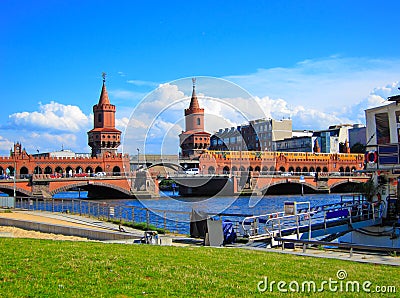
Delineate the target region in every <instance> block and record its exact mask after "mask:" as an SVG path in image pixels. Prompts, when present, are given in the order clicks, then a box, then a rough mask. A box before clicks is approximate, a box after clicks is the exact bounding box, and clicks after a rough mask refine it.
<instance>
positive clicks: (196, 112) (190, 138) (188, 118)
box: [179, 78, 210, 157]
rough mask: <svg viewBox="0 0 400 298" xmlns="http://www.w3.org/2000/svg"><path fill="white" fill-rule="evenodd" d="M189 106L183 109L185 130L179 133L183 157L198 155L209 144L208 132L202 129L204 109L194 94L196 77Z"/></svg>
mask: <svg viewBox="0 0 400 298" xmlns="http://www.w3.org/2000/svg"><path fill="white" fill-rule="evenodd" d="M192 81H193V92H192V98H191V99H190V105H189V108H187V109H185V129H186V130H185V131H182V133H181V134H180V135H179V141H180V147H181V149H182V156H183V157H198V156H199V155H200V154H201V153H202V152H203V151H204V150H205V149H207V148H208V147H209V146H210V134H209V133H208V132H205V131H204V109H202V108H200V106H199V102H198V100H197V95H196V79H195V78H193V79H192Z"/></svg>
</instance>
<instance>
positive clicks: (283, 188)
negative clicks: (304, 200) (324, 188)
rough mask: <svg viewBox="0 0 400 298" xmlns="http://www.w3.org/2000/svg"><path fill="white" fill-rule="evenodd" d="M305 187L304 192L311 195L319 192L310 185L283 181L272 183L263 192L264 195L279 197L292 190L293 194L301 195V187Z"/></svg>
mask: <svg viewBox="0 0 400 298" xmlns="http://www.w3.org/2000/svg"><path fill="white" fill-rule="evenodd" d="M302 185H303V192H304V193H307V194H310V193H316V192H318V189H317V188H316V187H315V186H314V185H312V184H310V183H307V182H306V183H300V182H297V181H291V182H287V180H286V179H285V180H281V181H276V182H273V183H271V184H270V185H268V186H266V187H265V188H263V189H262V190H261V192H262V193H263V194H264V195H277V194H287V191H288V189H289V188H290V189H291V193H294V194H295V193H298V194H301V192H302V191H301V187H302Z"/></svg>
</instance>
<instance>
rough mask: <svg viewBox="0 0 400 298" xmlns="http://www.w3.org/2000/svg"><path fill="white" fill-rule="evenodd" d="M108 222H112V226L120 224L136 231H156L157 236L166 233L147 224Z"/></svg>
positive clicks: (116, 220)
mask: <svg viewBox="0 0 400 298" xmlns="http://www.w3.org/2000/svg"><path fill="white" fill-rule="evenodd" d="M108 221H109V222H112V223H114V224H117V225H119V224H120V225H121V226H124V227H130V228H133V229H138V230H143V231H146V230H151V231H157V232H158V234H165V233H167V232H168V231H167V230H165V229H162V228H157V227H156V226H154V225H152V224H149V225H148V226H147V224H146V223H145V222H128V221H123V220H119V219H110V220H108Z"/></svg>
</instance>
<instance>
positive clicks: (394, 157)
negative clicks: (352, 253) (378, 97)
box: [365, 95, 400, 222]
mask: <svg viewBox="0 0 400 298" xmlns="http://www.w3.org/2000/svg"><path fill="white" fill-rule="evenodd" d="M399 104H400V95H395V96H391V97H389V98H388V103H387V104H385V105H382V106H379V107H375V108H371V109H367V110H365V118H366V140H367V142H366V154H365V168H366V170H367V171H369V172H372V173H373V176H372V181H373V183H374V184H373V185H374V187H373V188H371V189H372V191H371V193H370V194H368V195H369V197H370V198H369V199H370V200H372V201H376V200H377V201H381V200H382V201H384V202H385V205H386V210H385V211H384V215H383V216H384V217H386V219H388V220H389V221H395V222H398V220H399V216H400V198H399V197H400V183H399V182H400V144H399V141H400V105H399Z"/></svg>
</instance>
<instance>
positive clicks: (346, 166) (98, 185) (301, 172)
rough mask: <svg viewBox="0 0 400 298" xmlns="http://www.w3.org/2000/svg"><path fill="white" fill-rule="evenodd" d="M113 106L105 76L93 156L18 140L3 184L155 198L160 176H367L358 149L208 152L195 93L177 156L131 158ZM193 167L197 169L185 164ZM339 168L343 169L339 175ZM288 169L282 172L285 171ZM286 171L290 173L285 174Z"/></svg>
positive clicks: (254, 191)
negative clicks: (38, 149)
mask: <svg viewBox="0 0 400 298" xmlns="http://www.w3.org/2000/svg"><path fill="white" fill-rule="evenodd" d="M115 112H116V107H115V105H113V104H111V103H110V100H109V97H108V93H107V89H106V84H105V78H104V77H103V85H102V89H101V94H100V98H99V101H98V103H97V104H96V105H94V106H93V113H94V127H93V129H91V130H90V131H89V132H88V133H87V134H88V144H89V146H90V147H91V149H92V151H91V156H90V157H88V156H74V157H69V156H64V157H59V156H58V157H55V156H52V155H51V154H50V153H41V154H28V153H27V152H26V150H25V149H23V147H22V144H21V143H15V144H14V147H13V148H12V149H11V150H10V155H9V156H5V157H0V175H1V176H0V177H1V178H2V179H0V191H1V192H3V193H6V194H8V195H9V196H13V195H14V196H18V197H36V198H51V197H53V195H55V194H57V193H59V192H65V191H68V190H74V189H75V190H76V189H79V190H84V191H88V197H89V198H94V199H99V198H152V197H157V196H158V195H159V187H158V185H159V181H161V180H162V179H165V178H169V179H172V180H174V181H175V183H176V184H177V185H178V187H179V193H180V194H181V195H185V196H190V195H192V196H211V195H218V194H220V195H241V194H243V195H267V194H284V193H285V194H299V193H303V192H304V193H329V192H343V191H346V190H347V191H350V190H351V189H356V187H357V185H360V183H363V182H366V181H368V179H369V177H368V176H365V175H361V174H355V173H357V171H359V170H362V169H363V168H364V155H363V154H350V153H349V150H347V152H348V153H336V154H332V153H308V152H307V153H299V152H295V153H294V152H293V153H289V152H271V151H212V150H207V148H209V145H210V134H209V133H207V132H205V131H204V109H203V108H200V106H199V103H198V99H197V96H196V92H195V81H193V92H192V96H191V101H190V105H189V107H188V108H187V109H185V111H184V113H185V131H183V132H182V133H181V134H180V135H179V138H180V147H181V151H182V152H181V155H180V156H171V155H169V156H160V155H144V154H142V155H141V156H140V158H139V152H138V156H137V158H132V159H131V160H130V158H129V155H127V154H121V153H118V152H117V149H118V147H119V145H120V143H121V131H119V130H118V129H116V128H115ZM188 168H198V169H199V173H198V174H197V175H188V174H186V172H185V170H186V169H188ZM338 169H341V170H342V171H341V172H340V175H332V173H335V174H337V173H338ZM285 173H286V174H287V175H285ZM289 173H290V174H289Z"/></svg>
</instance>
